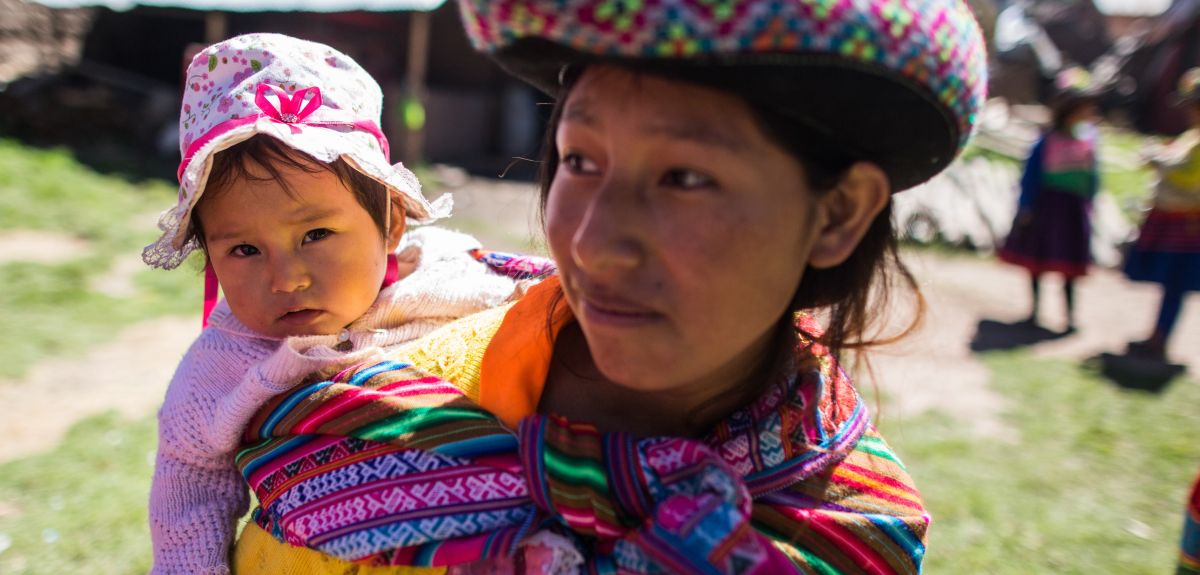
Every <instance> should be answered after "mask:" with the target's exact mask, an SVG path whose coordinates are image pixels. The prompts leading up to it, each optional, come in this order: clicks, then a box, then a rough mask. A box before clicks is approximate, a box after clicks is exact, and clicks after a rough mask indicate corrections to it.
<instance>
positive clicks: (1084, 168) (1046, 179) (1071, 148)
mask: <svg viewBox="0 0 1200 575" xmlns="http://www.w3.org/2000/svg"><path fill="white" fill-rule="evenodd" d="M1041 153H1042V181H1041V185H1042V187H1044V188H1052V189H1055V190H1060V191H1064V192H1068V193H1072V194H1075V195H1078V196H1082V197H1084V198H1091V197H1092V196H1095V195H1096V191H1097V183H1098V181H1097V170H1096V144H1095V142H1093V141H1091V140H1087V139H1076V138H1071V137H1068V136H1064V135H1062V134H1059V133H1051V134H1049V135H1047V136H1046V139H1045V145H1044V146H1043V147H1042V152H1041Z"/></svg>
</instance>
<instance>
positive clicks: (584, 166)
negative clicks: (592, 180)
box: [562, 153, 599, 175]
mask: <svg viewBox="0 0 1200 575" xmlns="http://www.w3.org/2000/svg"><path fill="white" fill-rule="evenodd" d="M562 163H563V165H564V166H566V167H567V169H568V170H570V171H571V173H573V174H580V175H589V174H595V173H597V172H598V171H599V166H597V165H596V162H593V161H591V160H589V159H587V158H585V157H583V156H582V155H580V154H574V153H571V154H565V155H563V159H562Z"/></svg>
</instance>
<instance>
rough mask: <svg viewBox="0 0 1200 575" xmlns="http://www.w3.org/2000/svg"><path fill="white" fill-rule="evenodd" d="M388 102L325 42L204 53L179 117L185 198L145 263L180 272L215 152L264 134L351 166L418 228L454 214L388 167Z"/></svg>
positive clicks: (251, 43)
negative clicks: (383, 120) (383, 118)
mask: <svg viewBox="0 0 1200 575" xmlns="http://www.w3.org/2000/svg"><path fill="white" fill-rule="evenodd" d="M382 101H383V94H382V91H381V90H380V88H379V85H378V84H377V83H376V82H375V80H374V79H373V78H371V76H370V74H368V73H367V72H366V70H363V68H362V67H361V66H359V65H358V63H356V62H355V61H354V60H352V59H350V57H348V56H346V55H345V54H342V53H341V52H338V51H337V50H334V49H333V48H330V47H329V46H326V45H323V44H318V43H315V42H308V41H305V40H300V39H297V38H292V37H289V36H284V35H281V34H246V35H242V36H237V37H234V38H230V39H228V40H225V41H223V42H219V43H217V44H214V45H212V46H209V47H208V48H205V49H204V50H203V51H201V52H200V53H199V54H197V55H196V57H195V58H194V59H192V62H191V64H190V65H189V66H188V69H187V77H186V84H185V86H184V93H183V106H182V109H181V111H180V114H179V133H180V140H179V150H180V153H181V155H182V161H181V162H180V164H179V172H178V176H179V200H178V203H177V204H176V205H175V206H174V207H172V208H170V209H168V210H167V211H165V212H163V214H162V216H161V217H160V218H159V222H158V227H159V229H161V230H162V231H163V235H162V237H160V238H159V239H158V241H156V242H154V243H153V244H151V245H149V246H147V247H146V248H145V250H143V252H142V260H143V261H145V262H146V264H148V265H150V266H152V267H157V268H163V269H173V268H175V267H177V266H179V264H180V263H182V262H183V260H184V259H185V258H186V257H187V256H188V254H189V253H191V251H192V250H194V249H195V248H196V247H197V242H196V240H195V239H190V240H189V239H187V231H188V226H189V222H190V217H191V211H192V208H193V207H194V206H195V205H196V202H197V201H198V200H199V199H200V195H201V194H203V193H204V187H205V184H206V182H207V180H208V175H209V171H210V169H211V168H212V162H213V155H214V154H215V153H216V152H219V151H221V150H224V149H226V148H229V147H231V146H233V145H235V144H237V143H239V142H243V141H245V140H247V139H249V138H251V137H252V136H255V135H257V134H264V135H267V136H270V137H273V138H276V139H278V140H280V141H281V142H283V143H284V144H285V145H287V146H288V147H290V148H292V149H294V150H299V151H301V152H304V153H306V154H308V155H310V156H312V157H313V158H316V159H317V160H319V161H322V162H326V163H330V162H333V161H335V160H337V159H338V158H341V159H343V160H345V161H346V162H347V163H349V164H350V165H351V166H352V167H354V168H355V169H357V170H358V171H360V172H362V173H363V174H364V175H366V176H369V177H371V178H373V179H375V180H376V181H378V182H380V183H382V184H383V185H384V186H385V187H387V188H388V190H390V191H391V193H392V198H393V199H394V200H397V201H400V202H401V203H402V205H403V206H404V209H405V212H406V214H407V215H408V218H409V219H410V220H411V221H413V222H414V223H429V222H432V221H434V220H437V219H439V218H443V217H446V216H448V215H449V212H450V207H451V202H450V197H449V196H443V197H441V198H439V199H438V200H437V201H435V202H432V203H431V202H429V201H427V200H426V199H425V197H424V196H422V195H421V185H420V183H419V182H418V181H417V178H416V176H414V175H413V173H412V172H411V171H409V170H408V169H407V168H405V167H404V166H403V165H401V164H399V163H397V164H395V165H392V164H391V162H390V161H389V159H388V158H389V150H388V142H387V138H386V137H385V136H384V134H383V132H382V130H381V129H380V127H379V121H380V115H381V108H382Z"/></svg>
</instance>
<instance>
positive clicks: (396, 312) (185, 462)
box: [143, 34, 521, 573]
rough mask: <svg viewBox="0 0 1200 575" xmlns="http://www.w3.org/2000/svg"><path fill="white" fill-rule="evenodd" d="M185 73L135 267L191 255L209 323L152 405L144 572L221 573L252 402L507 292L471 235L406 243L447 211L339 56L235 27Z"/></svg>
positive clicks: (376, 96) (367, 84) (373, 91)
mask: <svg viewBox="0 0 1200 575" xmlns="http://www.w3.org/2000/svg"><path fill="white" fill-rule="evenodd" d="M187 74H188V75H187V85H186V87H185V93H184V97H183V107H182V111H181V114H180V134H181V139H180V149H181V151H182V154H183V161H182V163H181V165H180V168H179V182H180V186H179V202H178V204H177V205H176V206H175V207H174V208H173V209H171V210H168V211H167V212H166V213H164V215H163V217H162V219H161V221H160V224H159V227H160V228H162V229H163V231H164V234H163V236H162V238H160V239H159V240H158V241H157V242H156V243H155V244H153V245H151V246H149V247H147V248H146V250H145V252H144V253H143V259H144V260H145V261H146V263H147V264H149V265H151V266H154V267H159V268H165V269H172V268H175V267H177V266H178V265H179V264H180V263H181V262H182V261H183V260H184V259H185V258H186V256H187V255H188V253H189V252H191V251H192V250H193V249H195V248H200V249H202V250H203V252H204V255H205V257H206V260H207V263H206V266H205V274H206V295H205V320H206V328H205V329H204V331H203V332H202V333H201V334H200V336H199V337H198V338H197V340H196V342H195V343H193V344H192V346H191V349H189V350H188V352H187V354H186V355H185V356H184V358H183V360H182V361H181V362H180V364H179V367H178V369H177V370H176V372H175V376H174V378H173V379H172V381H171V384H170V387H169V388H168V390H167V395H166V399H165V401H164V404H163V406H162V409H161V410H160V412H159V448H158V455H157V461H156V464H155V472H154V480H153V485H152V488H151V495H150V527H151V535H152V541H153V547H154V570H153V572H154V573H228V572H229V566H228V553H229V546H230V541H231V539H232V537H233V534H234V532H235V528H236V521H237V519H238V518H239V517H240V516H241V515H242V514H243V513H245V511H246V508H247V505H248V491H247V488H246V486H245V483H244V482H243V480H242V478H241V476H240V475H239V473H238V470H237V469H236V467H235V466H234V461H233V456H234V451H235V449H236V446H237V445H238V440H239V438H240V437H241V435H242V433H243V428H244V427H245V425H246V423H247V422H248V421H249V419H250V418H251V416H252V415H253V414H254V413H255V412H256V411H257V410H258V409H259V407H260V406H261V405H262V404H263V403H265V402H266V401H267V400H268V399H269V398H270V397H272V396H274V395H276V394H278V393H281V392H283V391H286V390H288V389H289V388H291V387H292V386H293V385H295V384H297V383H299V382H300V380H302V379H303V378H305V376H308V375H310V374H314V373H322V374H331V373H333V372H335V371H337V370H338V369H340V368H343V367H346V366H349V365H352V364H356V363H360V362H363V361H369V360H373V359H378V358H379V357H381V355H380V354H381V353H382V350H383V349H385V348H388V347H391V346H396V345H398V344H401V343H404V342H408V341H411V340H413V339H416V338H418V337H420V336H422V335H424V334H426V333H428V332H430V331H432V330H433V329H435V328H436V327H438V326H440V325H442V324H444V323H446V322H448V321H450V320H452V319H455V318H458V317H461V316H464V315H467V314H470V313H473V312H475V311H479V310H482V309H486V308H490V307H493V306H496V305H499V304H502V303H504V302H506V301H509V300H510V299H513V298H515V297H516V296H517V295H518V293H520V291H521V290H520V289H519V287H521V286H519V285H518V283H516V282H515V281H514V279H512V278H511V277H509V275H506V274H504V273H496V272H494V271H492V268H491V267H489V265H487V264H485V263H483V262H482V261H480V260H479V259H476V258H477V256H478V255H479V254H480V252H479V251H478V249H479V245H478V243H477V242H476V241H475V240H474V239H473V238H471V237H469V236H466V235H463V234H459V233H456V232H451V231H448V230H444V229H439V228H431V227H426V228H422V229H419V230H417V231H412V232H408V233H407V234H406V224H407V223H408V221H412V222H415V223H428V222H431V221H433V220H435V219H438V218H440V217H444V216H445V215H447V213H448V211H449V202H448V201H440V200H439V201H438V202H434V203H432V204H431V203H429V202H427V201H426V200H425V198H424V197H423V196H422V195H421V192H420V187H419V185H418V183H417V181H416V178H415V177H414V176H413V175H412V173H411V172H409V171H408V170H406V169H405V168H404V167H403V166H401V165H400V164H396V165H394V166H393V165H391V164H390V163H389V161H388V159H387V158H388V146H387V140H386V139H385V138H384V136H383V133H382V132H381V131H380V129H379V125H378V122H379V118H380V102H381V100H382V97H381V92H380V89H379V86H378V85H377V84H376V82H375V81H374V80H373V79H372V78H371V77H370V76H369V75H368V74H367V73H366V72H365V71H364V70H363V69H362V68H361V67H360V66H359V65H358V64H356V63H355V62H354V61H353V60H351V59H350V58H348V57H347V56H345V55H344V54H341V53H339V52H337V51H335V50H333V49H332V48H330V47H328V46H324V45H321V44H316V43H312V42H307V41H302V40H298V39H295V38H290V37H287V36H282V35H277V34H250V35H245V36H239V37H236V38H233V39H230V40H226V41H224V42H221V43H218V44H216V45H213V46H211V47H209V48H207V49H205V50H204V51H202V52H201V53H200V54H199V55H198V56H196V58H195V59H194V60H193V61H192V63H191V65H190V66H189V67H188V72H187ZM448 199H449V198H443V200H448ZM218 287H219V289H220V290H221V291H222V292H223V293H224V296H225V297H224V299H223V300H222V301H221V302H220V303H219V304H218V303H217V290H218ZM210 314H211V315H210Z"/></svg>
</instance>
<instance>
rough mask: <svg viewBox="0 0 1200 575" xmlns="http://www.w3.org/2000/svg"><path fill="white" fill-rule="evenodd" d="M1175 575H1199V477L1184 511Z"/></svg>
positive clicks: (1199, 476)
mask: <svg viewBox="0 0 1200 575" xmlns="http://www.w3.org/2000/svg"><path fill="white" fill-rule="evenodd" d="M1176 574H1177V575H1200V475H1198V476H1196V483H1195V484H1193V485H1192V495H1191V497H1190V498H1188V502H1187V509H1186V510H1185V511H1184V519H1183V538H1182V541H1180V544H1179V569H1178V570H1177V571H1176Z"/></svg>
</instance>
